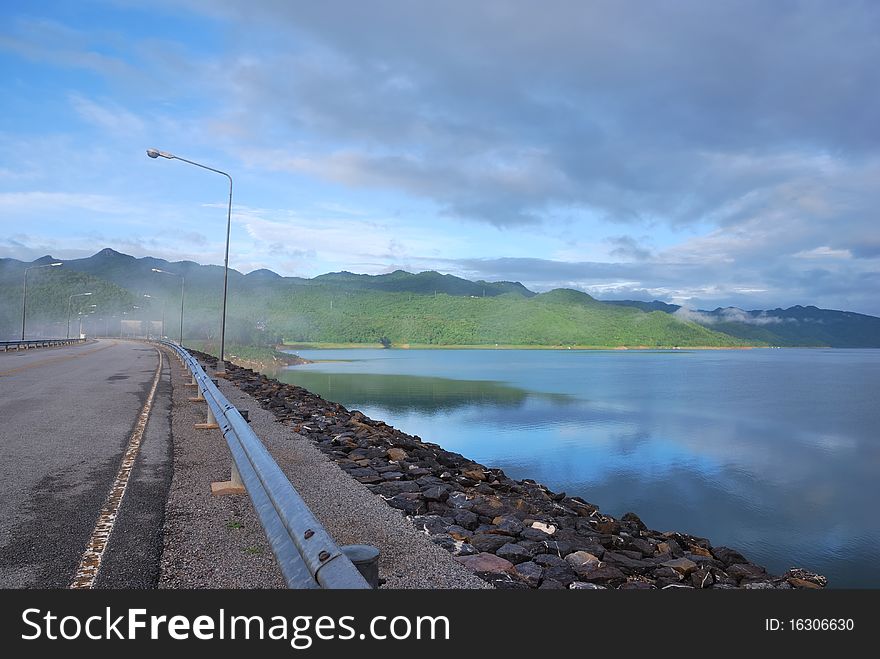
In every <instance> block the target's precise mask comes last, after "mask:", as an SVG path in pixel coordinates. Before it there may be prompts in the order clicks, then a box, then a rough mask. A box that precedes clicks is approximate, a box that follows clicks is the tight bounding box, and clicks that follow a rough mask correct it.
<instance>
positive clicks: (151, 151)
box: [147, 149, 174, 159]
mask: <svg viewBox="0 0 880 659" xmlns="http://www.w3.org/2000/svg"><path fill="white" fill-rule="evenodd" d="M147 155H148V156H150V158H158V157H159V156H162V157H163V158H169V159H170V158H173V157H174V156H173V155H171V154H170V153H168V152H166V151H159V149H147Z"/></svg>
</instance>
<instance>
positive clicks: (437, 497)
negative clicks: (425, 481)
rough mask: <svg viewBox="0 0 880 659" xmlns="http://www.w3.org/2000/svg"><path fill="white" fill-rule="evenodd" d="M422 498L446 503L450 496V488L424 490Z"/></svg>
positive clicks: (441, 487)
mask: <svg viewBox="0 0 880 659" xmlns="http://www.w3.org/2000/svg"><path fill="white" fill-rule="evenodd" d="M422 496H423V497H425V499H427V500H428V501H445V500H446V498H447V497H448V496H449V488H448V487H446V486H437V487H428V488H426V489H424V490H422Z"/></svg>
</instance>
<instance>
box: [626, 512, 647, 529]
mask: <svg viewBox="0 0 880 659" xmlns="http://www.w3.org/2000/svg"><path fill="white" fill-rule="evenodd" d="M620 521H621V522H629V523H630V524H635V525H636V527H638V529H639V530H640V531H647V530H648V527H647V526H645V524H644V522H642V520H641V519H639V516H638V515H636V514H635V513H625V514H624V515H623V517H621V518H620Z"/></svg>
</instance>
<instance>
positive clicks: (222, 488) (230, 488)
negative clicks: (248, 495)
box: [211, 462, 245, 496]
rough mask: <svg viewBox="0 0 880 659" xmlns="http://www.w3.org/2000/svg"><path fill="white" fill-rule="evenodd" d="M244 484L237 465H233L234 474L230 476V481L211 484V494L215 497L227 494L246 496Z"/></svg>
mask: <svg viewBox="0 0 880 659" xmlns="http://www.w3.org/2000/svg"><path fill="white" fill-rule="evenodd" d="M244 492H245V488H244V483H242V481H241V474H239V473H238V469H237V468H236V466H235V463H234V462H233V463H232V473H230V475H229V480H228V481H215V482H213V483H211V494H213V495H214V496H224V495H226V494H244Z"/></svg>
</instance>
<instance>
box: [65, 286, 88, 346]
mask: <svg viewBox="0 0 880 659" xmlns="http://www.w3.org/2000/svg"><path fill="white" fill-rule="evenodd" d="M86 295H91V293H74V294H73V295H71V296H70V297H69V298H67V338H68V339H69V338H70V303H71V302H73V298H75V297H84V296H86Z"/></svg>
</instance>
